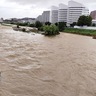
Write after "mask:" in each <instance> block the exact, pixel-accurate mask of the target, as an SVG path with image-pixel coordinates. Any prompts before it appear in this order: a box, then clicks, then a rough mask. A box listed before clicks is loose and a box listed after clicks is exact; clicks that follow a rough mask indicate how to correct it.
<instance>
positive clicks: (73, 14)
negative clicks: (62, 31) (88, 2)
mask: <svg viewBox="0 0 96 96" xmlns="http://www.w3.org/2000/svg"><path fill="white" fill-rule="evenodd" d="M81 15H89V10H88V9H87V8H86V7H85V6H84V5H82V4H81V3H78V2H75V1H73V0H71V1H69V2H68V14H67V24H68V25H70V24H72V23H73V22H77V21H78V19H79V17H80V16H81Z"/></svg>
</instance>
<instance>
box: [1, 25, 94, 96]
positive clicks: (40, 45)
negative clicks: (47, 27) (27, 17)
mask: <svg viewBox="0 0 96 96" xmlns="http://www.w3.org/2000/svg"><path fill="white" fill-rule="evenodd" d="M0 96H96V40H95V39H92V37H87V36H81V35H74V34H67V33H61V34H60V35H58V36H56V37H46V36H43V35H40V34H34V33H30V34H27V33H23V32H16V31H13V30H12V29H11V28H8V27H1V26H0Z"/></svg>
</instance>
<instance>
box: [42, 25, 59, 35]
mask: <svg viewBox="0 0 96 96" xmlns="http://www.w3.org/2000/svg"><path fill="white" fill-rule="evenodd" d="M43 30H44V31H45V35H57V34H59V29H58V27H57V26H56V25H49V26H48V25H45V26H44V27H43Z"/></svg>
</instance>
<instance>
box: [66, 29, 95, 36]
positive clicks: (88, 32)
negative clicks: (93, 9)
mask: <svg viewBox="0 0 96 96" xmlns="http://www.w3.org/2000/svg"><path fill="white" fill-rule="evenodd" d="M64 32H65V33H72V34H80V35H86V36H96V30H89V29H77V28H65V30H64Z"/></svg>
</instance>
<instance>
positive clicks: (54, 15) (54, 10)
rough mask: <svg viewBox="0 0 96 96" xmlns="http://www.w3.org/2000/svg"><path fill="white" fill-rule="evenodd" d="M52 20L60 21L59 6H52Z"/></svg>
mask: <svg viewBox="0 0 96 96" xmlns="http://www.w3.org/2000/svg"><path fill="white" fill-rule="evenodd" d="M50 22H51V23H56V22H58V7H56V6H52V7H51V11H50Z"/></svg>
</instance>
